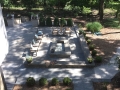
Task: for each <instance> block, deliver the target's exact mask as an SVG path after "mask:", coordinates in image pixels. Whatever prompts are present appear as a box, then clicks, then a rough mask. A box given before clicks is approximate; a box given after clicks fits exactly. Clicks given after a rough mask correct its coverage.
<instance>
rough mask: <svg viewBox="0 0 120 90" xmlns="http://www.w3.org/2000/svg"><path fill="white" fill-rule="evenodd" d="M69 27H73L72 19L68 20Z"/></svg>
mask: <svg viewBox="0 0 120 90" xmlns="http://www.w3.org/2000/svg"><path fill="white" fill-rule="evenodd" d="M67 26H70V27H72V26H73V21H72V19H71V18H69V19H67Z"/></svg>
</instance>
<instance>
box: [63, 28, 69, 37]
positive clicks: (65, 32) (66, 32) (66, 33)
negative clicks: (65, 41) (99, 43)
mask: <svg viewBox="0 0 120 90" xmlns="http://www.w3.org/2000/svg"><path fill="white" fill-rule="evenodd" d="M64 35H68V36H70V35H71V29H70V28H68V27H67V28H66V29H65V31H64Z"/></svg>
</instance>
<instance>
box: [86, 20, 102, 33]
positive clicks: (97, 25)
mask: <svg viewBox="0 0 120 90" xmlns="http://www.w3.org/2000/svg"><path fill="white" fill-rule="evenodd" d="M86 27H87V30H88V31H91V33H95V32H99V31H100V29H102V25H101V24H100V23H99V22H93V23H88V24H87V25H86Z"/></svg>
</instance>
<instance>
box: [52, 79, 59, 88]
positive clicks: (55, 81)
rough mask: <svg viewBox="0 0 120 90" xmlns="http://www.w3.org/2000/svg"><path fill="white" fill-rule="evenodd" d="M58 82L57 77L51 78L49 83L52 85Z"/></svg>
mask: <svg viewBox="0 0 120 90" xmlns="http://www.w3.org/2000/svg"><path fill="white" fill-rule="evenodd" d="M58 83H59V80H58V79H57V78H53V79H52V81H51V84H52V85H54V86H55V85H57V84H58Z"/></svg>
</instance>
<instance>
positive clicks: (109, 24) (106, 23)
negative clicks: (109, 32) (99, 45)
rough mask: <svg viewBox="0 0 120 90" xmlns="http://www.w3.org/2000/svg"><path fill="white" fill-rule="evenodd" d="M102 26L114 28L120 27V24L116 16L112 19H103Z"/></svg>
mask: <svg viewBox="0 0 120 90" xmlns="http://www.w3.org/2000/svg"><path fill="white" fill-rule="evenodd" d="M103 26H104V27H111V28H116V29H120V24H119V21H118V19H117V18H114V19H110V18H109V19H105V20H104V21H103Z"/></svg>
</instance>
